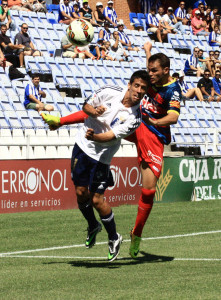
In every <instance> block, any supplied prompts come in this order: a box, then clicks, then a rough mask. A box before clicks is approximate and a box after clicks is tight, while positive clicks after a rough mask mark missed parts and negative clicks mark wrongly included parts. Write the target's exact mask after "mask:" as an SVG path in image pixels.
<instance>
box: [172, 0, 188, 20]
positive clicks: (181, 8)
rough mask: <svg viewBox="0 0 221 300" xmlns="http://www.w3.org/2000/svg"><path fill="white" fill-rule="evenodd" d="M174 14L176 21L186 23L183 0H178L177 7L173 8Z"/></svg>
mask: <svg viewBox="0 0 221 300" xmlns="http://www.w3.org/2000/svg"><path fill="white" fill-rule="evenodd" d="M175 16H176V18H177V21H178V22H182V23H183V25H187V23H188V21H189V20H188V19H187V18H186V9H185V2H184V1H180V4H179V7H178V8H177V9H176V10H175Z"/></svg>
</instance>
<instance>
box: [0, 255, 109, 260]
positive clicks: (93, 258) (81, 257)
mask: <svg viewBox="0 0 221 300" xmlns="http://www.w3.org/2000/svg"><path fill="white" fill-rule="evenodd" d="M2 257H7V258H53V259H54V258H60V259H91V260H98V259H102V260H104V259H106V260H107V257H106V256H105V257H94V256H59V255H58V256H57V255H2Z"/></svg>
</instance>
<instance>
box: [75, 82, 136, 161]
mask: <svg viewBox="0 0 221 300" xmlns="http://www.w3.org/2000/svg"><path fill="white" fill-rule="evenodd" d="M126 91H127V88H124V89H123V88H121V87H119V86H109V85H106V86H104V87H102V88H101V89H99V90H97V91H95V92H94V93H93V94H92V95H91V96H90V97H89V98H88V99H87V100H86V101H87V103H88V104H90V105H92V106H93V107H98V106H100V105H103V106H104V107H105V108H106V111H105V112H104V113H103V114H102V115H101V116H99V117H97V118H92V117H88V119H86V120H85V122H84V126H82V127H81V128H80V129H79V131H78V134H77V136H76V143H77V145H78V146H79V147H80V148H81V149H82V150H83V151H84V152H85V153H86V154H87V155H88V156H90V157H91V158H93V159H95V160H97V161H100V162H102V163H103V164H110V162H111V159H112V157H113V156H114V154H115V153H116V152H117V150H118V149H119V147H120V143H121V139H122V138H124V137H126V136H128V135H130V134H131V133H133V132H134V131H135V130H136V129H137V128H138V127H139V126H140V123H141V112H140V103H139V104H137V105H135V106H132V107H125V106H124V105H123V104H122V100H123V98H124V95H125V93H126ZM88 128H93V129H94V132H95V133H104V132H107V131H110V130H112V131H113V133H114V135H115V137H116V139H114V140H112V141H110V142H106V143H98V142H94V141H89V140H87V139H86V138H85V134H86V131H87V129H88Z"/></svg>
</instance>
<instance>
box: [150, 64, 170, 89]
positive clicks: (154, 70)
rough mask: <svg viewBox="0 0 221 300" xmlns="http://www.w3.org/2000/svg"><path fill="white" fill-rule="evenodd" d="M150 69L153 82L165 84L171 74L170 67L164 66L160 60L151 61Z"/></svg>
mask: <svg viewBox="0 0 221 300" xmlns="http://www.w3.org/2000/svg"><path fill="white" fill-rule="evenodd" d="M148 71H149V75H150V82H151V83H152V84H159V85H161V84H163V83H164V80H165V78H166V77H167V76H168V74H169V68H167V67H166V68H162V67H161V65H160V63H159V61H158V60H156V61H153V62H150V63H149V65H148Z"/></svg>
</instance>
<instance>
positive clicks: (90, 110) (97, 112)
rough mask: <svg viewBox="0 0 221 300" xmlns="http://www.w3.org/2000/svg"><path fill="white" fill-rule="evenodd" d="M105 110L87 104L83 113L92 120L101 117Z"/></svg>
mask: <svg viewBox="0 0 221 300" xmlns="http://www.w3.org/2000/svg"><path fill="white" fill-rule="evenodd" d="M105 110H106V108H105V107H104V106H102V105H101V106H98V107H96V108H95V107H93V106H92V105H90V104H88V103H85V104H84V106H83V111H84V112H85V113H86V114H87V115H88V116H90V117H92V118H96V117H99V116H101V115H102V114H103V113H104V112H105Z"/></svg>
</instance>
